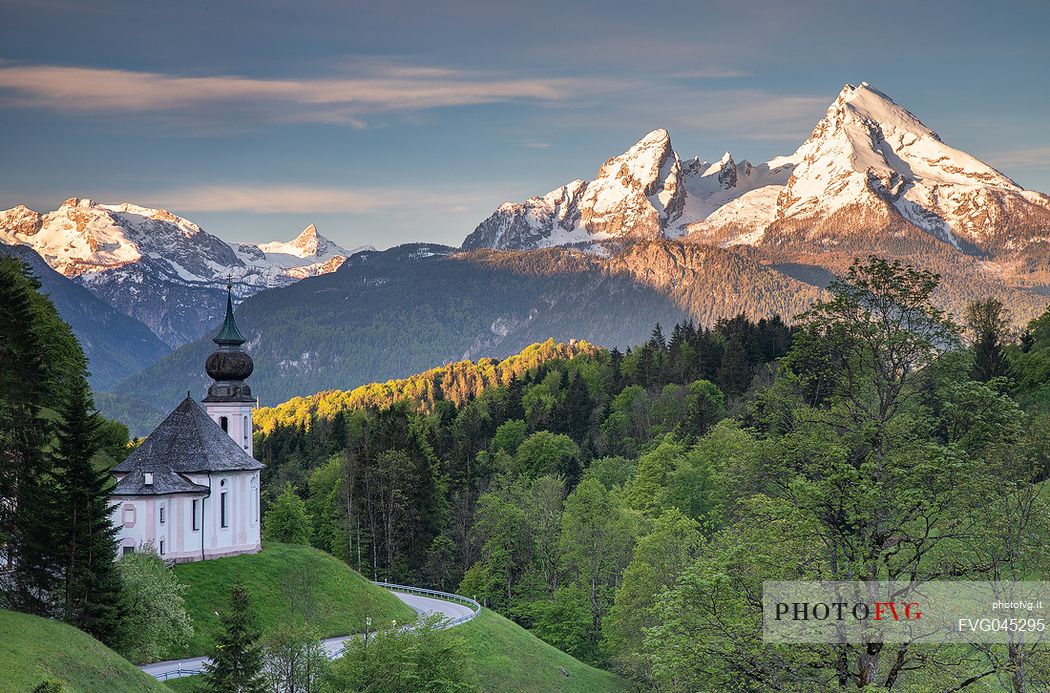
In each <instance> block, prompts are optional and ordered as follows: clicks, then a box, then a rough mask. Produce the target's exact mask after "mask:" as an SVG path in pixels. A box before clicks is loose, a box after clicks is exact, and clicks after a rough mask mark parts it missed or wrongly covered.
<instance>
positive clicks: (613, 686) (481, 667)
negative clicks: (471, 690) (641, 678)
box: [456, 609, 630, 693]
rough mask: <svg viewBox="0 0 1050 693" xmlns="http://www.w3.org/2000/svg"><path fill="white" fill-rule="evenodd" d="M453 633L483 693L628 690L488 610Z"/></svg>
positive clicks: (615, 679) (616, 679)
mask: <svg viewBox="0 0 1050 693" xmlns="http://www.w3.org/2000/svg"><path fill="white" fill-rule="evenodd" d="M456 633H457V634H458V635H460V636H462V637H463V639H464V640H466V641H467V644H468V645H469V646H470V649H471V650H472V651H473V653H474V669H475V671H476V672H477V674H478V677H479V678H480V679H481V684H482V686H483V687H484V689H485V690H486V691H493V692H495V691H520V692H521V693H547V692H548V691H559V692H560V693H575V692H577V691H578V692H579V693H591V692H594V693H602V692H603V691H626V690H629V689H630V685H629V684H628V683H627V682H626V681H624V680H623V679H621V678H620V677H618V676H616V675H615V674H612V673H609V672H608V671H602V670H601V669H595V668H594V667H592V666H589V665H587V664H584V663H583V662H581V661H579V660H577V659H574V658H573V657H571V656H569V655H567V654H565V653H564V652H562V651H561V650H559V649H558V648H556V647H554V646H553V645H548V644H547V643H545V642H543V641H542V640H540V639H539V638H537V637H536V636H535V635H533V634H532V633H530V632H529V631H527V630H525V629H524V628H522V627H521V626H519V625H518V624H516V623H514V622H513V621H509V620H507V619H505V618H503V617H502V616H500V615H499V614H497V613H496V612H495V611H491V610H489V609H482V611H481V613H480V614H478V617H477V618H475V619H474V620H473V621H470V622H468V623H465V624H463V625H462V626H457V627H456ZM563 671H564V673H563ZM566 674H567V675H566Z"/></svg>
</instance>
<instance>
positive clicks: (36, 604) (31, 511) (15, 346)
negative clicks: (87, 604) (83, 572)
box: [0, 258, 55, 615]
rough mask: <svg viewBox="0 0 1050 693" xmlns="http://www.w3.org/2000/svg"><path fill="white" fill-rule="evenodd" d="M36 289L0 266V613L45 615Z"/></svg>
mask: <svg viewBox="0 0 1050 693" xmlns="http://www.w3.org/2000/svg"><path fill="white" fill-rule="evenodd" d="M39 286H40V285H39V283H38V282H37V281H36V279H35V278H33V276H32V275H31V274H30V273H29V269H28V268H27V267H26V266H25V265H23V264H22V263H20V262H18V261H17V260H14V259H13V258H0V498H3V499H9V500H10V501H13V502H3V503H0V544H3V545H4V546H6V548H7V551H6V552H5V554H6V559H7V561H9V562H10V565H11V568H12V574H11V580H10V581H5V582H4V583H2V584H3V590H4V591H3V594H2V596H3V602H4V605H5V606H8V607H10V608H13V609H17V610H20V611H25V612H28V613H34V614H38V615H49V603H50V594H51V591H52V589H53V588H54V586H55V561H54V555H53V552H52V542H51V540H50V539H51V538H50V536H49V532H50V523H51V522H52V520H53V517H52V513H51V511H52V506H51V504H50V503H49V502H48V500H49V494H48V491H49V488H48V487H49V484H50V476H49V474H48V468H47V459H46V458H45V456H44V454H43V447H44V445H45V443H46V442H47V440H48V437H49V426H48V424H47V421H46V419H44V418H43V417H41V415H40V412H41V410H42V409H43V407H44V405H45V403H46V400H47V397H48V387H47V383H48V382H49V381H50V379H49V377H48V373H47V370H46V369H45V366H44V359H43V354H44V353H45V345H44V339H43V335H42V332H41V330H40V329H39V328H40V318H41V316H40V311H39V306H38V305H37V303H38V302H39V301H40V300H41V299H40V297H39V296H38V294H37V293H36V291H37V289H38V288H39Z"/></svg>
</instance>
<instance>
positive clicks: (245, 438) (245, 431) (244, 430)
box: [241, 416, 248, 450]
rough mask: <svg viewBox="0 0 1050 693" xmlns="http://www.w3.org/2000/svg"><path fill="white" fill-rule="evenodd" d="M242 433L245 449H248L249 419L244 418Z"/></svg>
mask: <svg viewBox="0 0 1050 693" xmlns="http://www.w3.org/2000/svg"><path fill="white" fill-rule="evenodd" d="M241 432H242V434H243V437H244V449H245V450H247V449H248V417H247V416H246V417H244V422H243V423H242V425H241Z"/></svg>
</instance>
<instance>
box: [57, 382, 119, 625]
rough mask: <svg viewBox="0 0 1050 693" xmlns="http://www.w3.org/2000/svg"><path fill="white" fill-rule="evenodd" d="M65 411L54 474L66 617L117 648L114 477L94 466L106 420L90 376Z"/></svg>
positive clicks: (63, 406)
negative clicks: (97, 409) (98, 408)
mask: <svg viewBox="0 0 1050 693" xmlns="http://www.w3.org/2000/svg"><path fill="white" fill-rule="evenodd" d="M59 413H60V415H61V419H60V421H59V423H58V427H57V431H56V447H55V452H54V465H53V471H52V473H53V475H54V478H55V485H54V503H55V505H56V517H57V518H58V521H59V524H58V525H57V531H56V532H55V536H54V543H55V546H56V548H57V550H58V552H59V553H60V556H59V564H60V566H61V568H60V570H61V579H62V590H61V603H62V607H61V611H62V618H63V620H65V621H66V622H67V623H70V624H72V625H74V626H76V627H77V628H80V629H81V630H83V631H85V632H87V633H90V634H91V635H93V636H95V637H96V638H98V639H99V640H101V641H102V642H104V643H106V644H109V645H113V644H115V643H116V642H117V640H118V638H119V610H118V607H117V603H118V601H119V599H120V575H119V573H118V571H117V567H116V563H115V561H116V557H117V556H116V552H117V547H116V533H117V530H116V528H115V527H114V526H113V523H112V521H111V520H110V511H111V507H110V504H109V487H110V475H109V473H108V471H104V470H98V469H96V468H95V466H94V464H93V459H92V458H93V457H94V456H95V453H96V452H98V450H99V446H100V438H99V429H100V427H101V417H100V416H99V415H98V413H97V412H95V411H94V403H93V402H92V399H91V391H90V389H89V387H88V384H87V381H86V380H85V379H84V378H80V379H79V380H77V381H74V382H73V383H71V386H70V392H69V394H68V396H67V397H66V400H65V401H64V402H62V404H61V407H60V412H59Z"/></svg>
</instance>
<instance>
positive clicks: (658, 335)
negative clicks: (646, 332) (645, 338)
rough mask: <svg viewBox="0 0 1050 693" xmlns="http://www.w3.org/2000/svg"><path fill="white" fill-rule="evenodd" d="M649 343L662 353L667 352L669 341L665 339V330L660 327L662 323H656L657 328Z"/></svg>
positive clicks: (654, 329)
mask: <svg viewBox="0 0 1050 693" xmlns="http://www.w3.org/2000/svg"><path fill="white" fill-rule="evenodd" d="M649 343H650V344H652V345H653V347H654V348H656V349H659V350H660V351H667V340H666V339H664V330H663V328H662V327H660V323H656V327H654V328H653V333H652V335H651V336H650V337H649Z"/></svg>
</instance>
